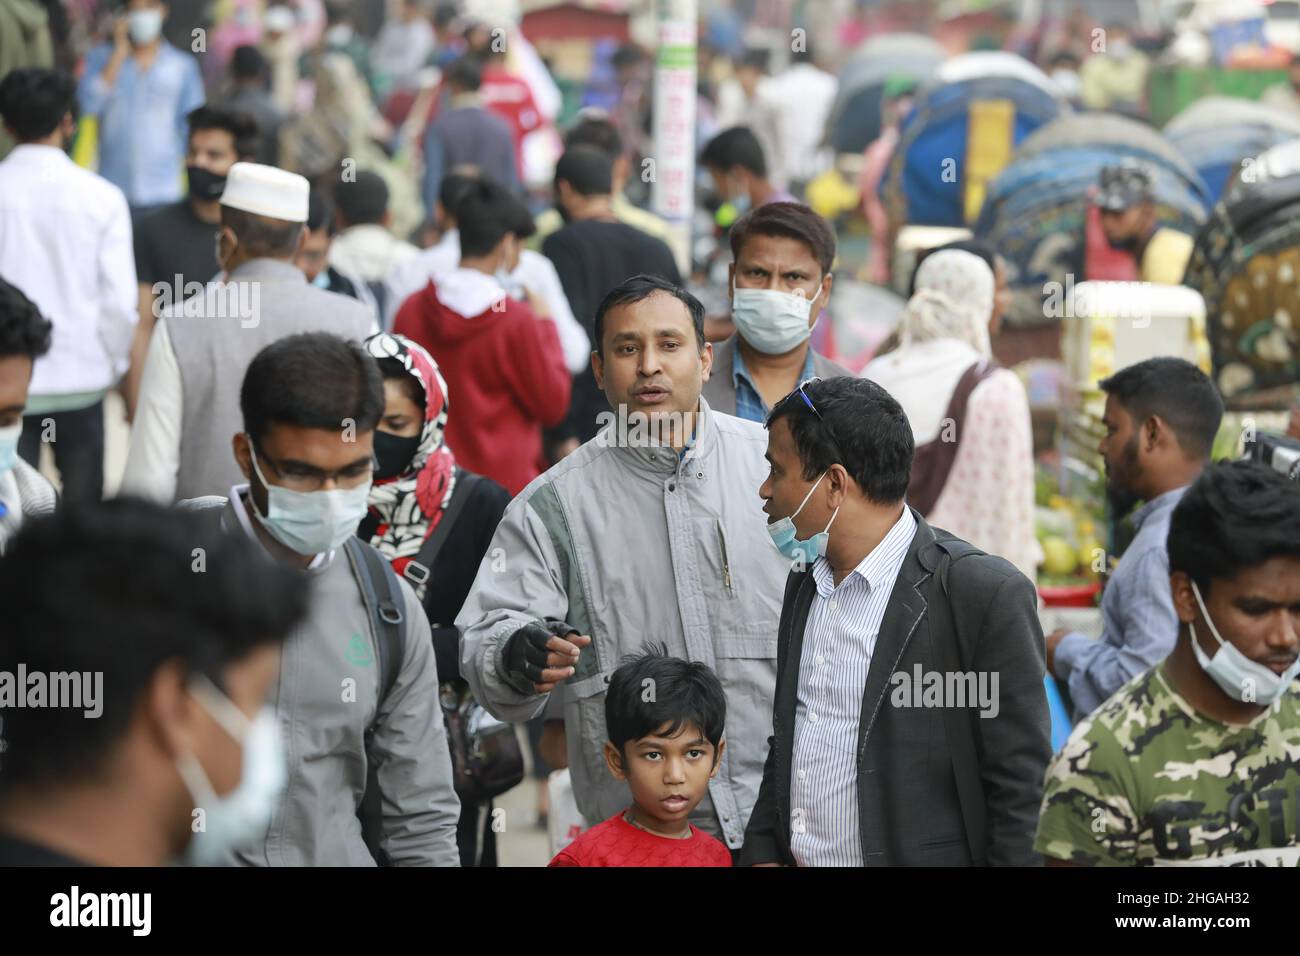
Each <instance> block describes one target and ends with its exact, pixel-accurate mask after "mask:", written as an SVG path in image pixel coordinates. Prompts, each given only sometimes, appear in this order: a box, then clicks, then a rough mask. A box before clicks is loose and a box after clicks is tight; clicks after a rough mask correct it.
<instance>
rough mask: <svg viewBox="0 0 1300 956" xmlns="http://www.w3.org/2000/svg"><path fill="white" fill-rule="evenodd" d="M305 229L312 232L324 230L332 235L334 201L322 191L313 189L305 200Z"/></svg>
mask: <svg viewBox="0 0 1300 956" xmlns="http://www.w3.org/2000/svg"><path fill="white" fill-rule="evenodd" d="M307 228H308V229H309V230H311V231H312V232H320V231H321V230H322V229H324V230H325V233H326V235H330V236H332V235H334V200H332V199H330V197H329V194H328V193H327V192H325V190H323V189H313V190H312V191H311V195H310V196H308V198H307Z"/></svg>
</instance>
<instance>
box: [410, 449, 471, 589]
mask: <svg viewBox="0 0 1300 956" xmlns="http://www.w3.org/2000/svg"><path fill="white" fill-rule="evenodd" d="M482 480H483V476H482V475H475V474H472V473H471V472H468V471H460V470H459V469H457V474H456V487H455V488H453V489H452V492H451V501H449V502H447V507H446V509H445V510H444V511H443V513H442V518H440V519H439V521H438V527H436V528H434V529H433V534H431V535H429V537H427V538H425V539H424V544H422V545H420V551H419V553H418V554H416V556H415V557H413V558H412V559H411V560H410V561H408V562H407V563H406V567H405V568H404V569H403V570H402V577H404V578H406V580H408V581H410V582H411V583H412V584H414V585H415V586H416V587H423V586H424V584H425V583H426V582H427V581H428V580H429V575H430V574H432V573H433V562H434V561H436V560H438V552H439V551H441V550H442V546H443V543H444V542H445V541H446V540H447V536H448V535H449V534H451V529H452V528H453V527H454V526H455V524H456V519H457V518H458V517H460V513H461V512H462V511H464V510H465V502H467V501H468V500H469V499H470V496H471V495H472V494H473V492H474V489H475V488H476V487H477V486H478V483H479V482H480V481H482Z"/></svg>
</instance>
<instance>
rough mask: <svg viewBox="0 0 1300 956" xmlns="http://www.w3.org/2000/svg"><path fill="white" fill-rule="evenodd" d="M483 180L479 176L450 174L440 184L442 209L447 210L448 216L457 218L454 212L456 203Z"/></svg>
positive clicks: (439, 194)
mask: <svg viewBox="0 0 1300 956" xmlns="http://www.w3.org/2000/svg"><path fill="white" fill-rule="evenodd" d="M483 178H484V177H482V176H479V175H477V174H475V175H472V176H471V175H470V174H469V173H448V174H447V175H446V176H443V177H442V182H441V183H439V184H438V202H440V203H442V208H443V209H445V210H447V214H448V215H450V216H452V218H455V215H456V214H455V213H454V212H452V210H453V209H455V208H456V203H458V202H460V200H461V197H463V196H464V195H465V194H466V193H467V192H468V191H469V190H470V189H471V188H473V186H474V184H475V183H477V182H478V181H479V180H481V179H483Z"/></svg>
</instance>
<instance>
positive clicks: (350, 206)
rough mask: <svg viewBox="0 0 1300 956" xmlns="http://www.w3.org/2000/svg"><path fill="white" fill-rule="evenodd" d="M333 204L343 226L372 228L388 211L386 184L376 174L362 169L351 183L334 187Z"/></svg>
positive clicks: (343, 183)
mask: <svg viewBox="0 0 1300 956" xmlns="http://www.w3.org/2000/svg"><path fill="white" fill-rule="evenodd" d="M334 202H335V203H336V204H337V205H338V210H339V215H340V216H342V217H343V223H344V225H345V226H373V225H377V224H379V223H380V222H382V221H383V218H384V213H385V212H387V211H388V183H386V182H384V177H383V176H380V175H379V174H378V173H376V172H372V171H371V170H368V169H363V170H361V171H360V172H358V173H357V175H356V179H354V180H353V181H352V182H347V181H344V182H341V183H339V184H338V185H337V186H335V187H334Z"/></svg>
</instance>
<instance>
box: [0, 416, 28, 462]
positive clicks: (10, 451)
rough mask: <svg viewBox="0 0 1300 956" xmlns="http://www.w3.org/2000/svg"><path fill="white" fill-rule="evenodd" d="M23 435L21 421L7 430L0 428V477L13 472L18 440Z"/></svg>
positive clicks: (16, 460) (16, 458)
mask: <svg viewBox="0 0 1300 956" xmlns="http://www.w3.org/2000/svg"><path fill="white" fill-rule="evenodd" d="M22 434H23V420H22V419H21V418H20V419H18V424H16V425H10V426H9V427H7V428H0V475H3V474H6V473H8V472H10V471H12V470H13V467H14V465H16V464H18V439H19V438H21V437H22Z"/></svg>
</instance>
